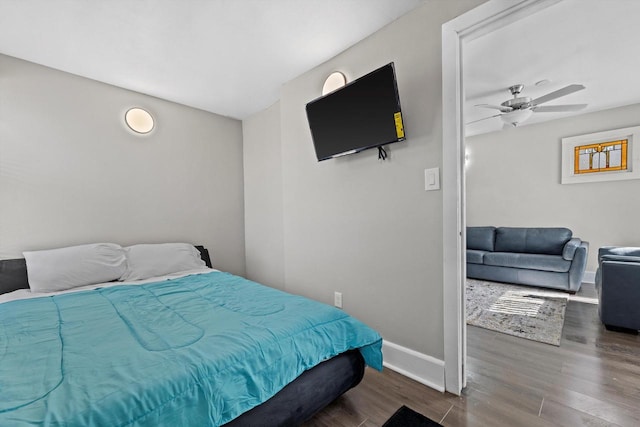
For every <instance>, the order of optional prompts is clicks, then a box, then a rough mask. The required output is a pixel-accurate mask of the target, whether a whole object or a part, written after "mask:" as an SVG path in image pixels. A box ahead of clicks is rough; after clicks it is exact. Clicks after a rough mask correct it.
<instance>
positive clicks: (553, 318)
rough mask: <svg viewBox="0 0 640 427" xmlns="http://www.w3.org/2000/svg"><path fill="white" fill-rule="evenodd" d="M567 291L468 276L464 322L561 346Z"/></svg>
mask: <svg viewBox="0 0 640 427" xmlns="http://www.w3.org/2000/svg"><path fill="white" fill-rule="evenodd" d="M568 298H569V294H567V293H565V292H560V291H553V290H545V289H538V288H532V287H529V286H517V285H507V284H503V283H495V282H487V281H483V280H475V279H467V287H466V310H467V324H469V325H473V326H479V327H481V328H485V329H490V330H492V331H497V332H502V333H504V334H509V335H514V336H516V337H521V338H526V339H528V340H533V341H539V342H542V343H545V344H551V345H555V346H559V345H560V339H561V338H562V327H563V325H564V313H565V309H566V308H567V299H568Z"/></svg>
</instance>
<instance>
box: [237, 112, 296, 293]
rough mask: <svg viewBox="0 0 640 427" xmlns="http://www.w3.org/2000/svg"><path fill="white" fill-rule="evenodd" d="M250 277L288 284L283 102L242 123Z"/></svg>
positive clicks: (247, 256) (277, 284)
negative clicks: (285, 251)
mask: <svg viewBox="0 0 640 427" xmlns="http://www.w3.org/2000/svg"><path fill="white" fill-rule="evenodd" d="M242 133H243V139H244V147H243V151H244V199H245V201H244V206H245V216H244V223H245V247H246V259H247V278H249V279H251V280H255V281H258V282H260V283H263V284H265V285H269V286H272V287H275V288H279V289H285V283H284V246H283V235H282V230H283V222H282V221H283V218H282V148H281V145H280V103H279V102H277V103H275V104H274V105H272V106H271V107H269V108H267V109H266V110H264V111H263V112H262V113H260V114H256V115H254V116H253V117H250V118H248V119H245V120H244V121H243V122H242Z"/></svg>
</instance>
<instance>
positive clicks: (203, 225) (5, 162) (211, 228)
mask: <svg viewBox="0 0 640 427" xmlns="http://www.w3.org/2000/svg"><path fill="white" fill-rule="evenodd" d="M132 106H141V107H144V108H146V109H148V110H149V111H150V112H151V113H152V115H153V116H154V117H155V119H156V123H157V127H156V129H155V130H154V131H153V132H152V133H151V134H149V135H147V136H139V135H135V134H134V133H133V132H131V131H130V130H129V129H128V128H127V127H126V125H125V124H124V121H123V117H124V113H125V112H126V111H127V110H128V109H129V108H131V107H132ZM0 194H1V195H2V202H0V258H13V257H19V256H21V252H22V251H23V250H27V249H44V248H52V247H60V246H65V245H73V244H81V243H87V242H98V241H110V242H117V243H121V244H124V245H126V244H132V243H140V242H163V241H187V242H194V243H202V244H204V245H206V246H208V247H209V248H210V249H211V251H212V257H213V262H214V264H215V266H217V267H218V268H221V269H224V270H228V271H232V272H234V273H238V274H243V273H244V271H245V258H244V221H243V171H242V126H241V123H240V122H239V121H237V120H232V119H229V118H225V117H221V116H217V115H214V114H210V113H207V112H204V111H201V110H196V109H193V108H188V107H185V106H182V105H178V104H174V103H171V102H167V101H163V100H160V99H156V98H152V97H149V96H145V95H142V94H139V93H135V92H131V91H127V90H124V89H120V88H117V87H114V86H110V85H106V84H102V83H98V82H95V81H93V80H89V79H85V78H81V77H78V76H74V75H71V74H68V73H64V72H60V71H56V70H53V69H50V68H46V67H43V66H40V65H36V64H33V63H29V62H26V61H21V60H18V59H15V58H11V57H8V56H4V55H0Z"/></svg>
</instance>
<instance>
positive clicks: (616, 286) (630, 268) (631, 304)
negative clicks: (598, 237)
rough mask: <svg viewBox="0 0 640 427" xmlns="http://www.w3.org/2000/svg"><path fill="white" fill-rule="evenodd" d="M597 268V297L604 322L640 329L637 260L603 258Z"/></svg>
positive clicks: (639, 269)
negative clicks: (598, 271) (604, 259)
mask: <svg viewBox="0 0 640 427" xmlns="http://www.w3.org/2000/svg"><path fill="white" fill-rule="evenodd" d="M599 270H600V274H601V277H600V286H598V287H597V288H596V289H597V290H598V299H599V302H600V305H599V311H600V319H601V320H602V322H603V323H604V324H605V325H614V326H620V327H624V328H629V329H640V311H638V305H639V304H640V263H638V262H620V261H613V260H607V261H606V262H604V263H602V267H601V268H600V269H599Z"/></svg>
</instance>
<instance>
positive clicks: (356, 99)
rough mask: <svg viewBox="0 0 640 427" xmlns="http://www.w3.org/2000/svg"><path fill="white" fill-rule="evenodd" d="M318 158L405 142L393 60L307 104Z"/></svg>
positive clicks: (322, 158) (328, 157) (324, 158)
mask: <svg viewBox="0 0 640 427" xmlns="http://www.w3.org/2000/svg"><path fill="white" fill-rule="evenodd" d="M307 119H308V121H309V127H310V128H311V137H312V138H313V145H314V147H315V150H316V157H317V158H318V160H319V161H320V160H326V159H330V158H333V157H337V156H341V155H345V154H352V153H357V152H359V151H362V150H366V149H367V148H373V147H380V146H383V145H387V144H390V143H392V142H398V141H404V139H405V134H404V125H403V122H402V111H401V109H400V98H399V97H398V85H397V83H396V74H395V69H394V65H393V62H392V63H390V64H387V65H385V66H383V67H381V68H378V69H377V70H375V71H372V72H371V73H369V74H367V75H365V76H363V77H360V78H359V79H357V80H354V81H353V82H351V83H349V84H348V85H346V86H344V87H342V88H340V89H338V90H336V91H335V92H332V93H330V94H328V95H326V96H323V97H321V98H318V99H316V100H314V101H311V102H309V103H308V104H307Z"/></svg>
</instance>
